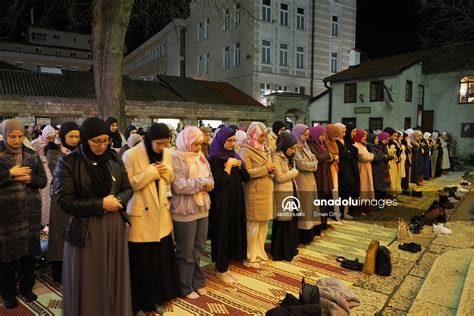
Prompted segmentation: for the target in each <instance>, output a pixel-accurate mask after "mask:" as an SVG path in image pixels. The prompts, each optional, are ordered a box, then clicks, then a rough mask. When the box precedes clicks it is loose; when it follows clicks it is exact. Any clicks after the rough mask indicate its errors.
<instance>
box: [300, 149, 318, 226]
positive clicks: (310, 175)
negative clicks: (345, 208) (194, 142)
mask: <svg viewBox="0 0 474 316" xmlns="http://www.w3.org/2000/svg"><path fill="white" fill-rule="evenodd" d="M295 164H296V169H298V171H299V174H298V177H296V183H297V184H298V191H299V200H300V203H301V208H300V211H301V212H304V213H305V216H304V217H303V216H302V217H299V218H298V228H299V229H312V228H313V227H314V226H315V225H318V224H320V217H319V216H317V215H315V214H316V213H319V207H316V206H315V205H314V200H315V199H317V198H318V189H317V186H316V178H315V177H314V173H315V172H316V170H317V168H318V160H317V159H316V156H315V155H314V154H313V153H312V152H311V150H310V149H309V147H308V146H307V145H305V146H301V147H299V148H298V150H297V151H296V154H295Z"/></svg>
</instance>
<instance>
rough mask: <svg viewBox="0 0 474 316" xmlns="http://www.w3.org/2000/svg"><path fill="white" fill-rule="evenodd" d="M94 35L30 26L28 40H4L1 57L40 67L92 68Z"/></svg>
mask: <svg viewBox="0 0 474 316" xmlns="http://www.w3.org/2000/svg"><path fill="white" fill-rule="evenodd" d="M90 41H91V37H90V35H85V34H78V33H68V32H63V31H59V30H50V29H44V28H38V27H33V26H30V27H29V28H28V40H27V41H26V40H25V42H0V60H3V61H5V62H8V63H10V64H13V65H16V66H18V67H21V68H24V69H28V70H31V71H37V70H39V69H40V68H41V67H49V68H60V69H68V70H81V71H88V70H90V69H91V66H92V53H91V42H90Z"/></svg>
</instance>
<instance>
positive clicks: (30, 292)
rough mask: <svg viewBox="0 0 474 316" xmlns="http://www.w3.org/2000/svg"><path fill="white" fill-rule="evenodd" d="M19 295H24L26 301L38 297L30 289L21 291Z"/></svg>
mask: <svg viewBox="0 0 474 316" xmlns="http://www.w3.org/2000/svg"><path fill="white" fill-rule="evenodd" d="M21 295H23V296H24V297H25V299H26V301H27V302H33V301H36V300H37V299H38V295H36V294H35V293H33V292H32V291H27V292H22V293H21Z"/></svg>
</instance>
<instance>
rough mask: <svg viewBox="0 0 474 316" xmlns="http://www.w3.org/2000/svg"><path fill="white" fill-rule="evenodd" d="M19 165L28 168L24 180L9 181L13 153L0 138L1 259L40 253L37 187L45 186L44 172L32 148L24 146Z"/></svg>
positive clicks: (14, 259) (39, 203) (39, 204)
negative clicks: (26, 181) (28, 172)
mask: <svg viewBox="0 0 474 316" xmlns="http://www.w3.org/2000/svg"><path fill="white" fill-rule="evenodd" d="M22 154H23V163H22V166H26V167H30V168H31V170H32V171H31V181H30V182H29V183H27V184H25V183H23V182H18V181H12V180H11V178H10V169H11V168H12V167H13V166H14V165H15V159H14V157H13V154H11V153H10V152H8V151H6V147H5V145H4V144H3V142H0V205H1V209H0V262H2V263H7V262H14V261H17V260H18V259H20V258H22V257H35V256H38V255H40V241H39V240H40V236H39V234H40V230H41V198H40V195H39V192H38V189H40V188H44V187H45V186H46V181H47V180H46V173H45V170H44V167H43V164H42V162H41V160H40V158H39V156H38V155H37V154H36V152H35V151H33V150H31V149H29V148H27V147H25V146H23V153H22Z"/></svg>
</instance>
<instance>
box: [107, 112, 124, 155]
mask: <svg viewBox="0 0 474 316" xmlns="http://www.w3.org/2000/svg"><path fill="white" fill-rule="evenodd" d="M114 123H117V124H118V121H117V119H116V118H115V117H112V116H111V117H109V118H108V119H107V120H106V121H105V124H106V125H107V128H108V129H109V134H108V135H110V137H111V138H112V148H122V136H121V135H120V132H119V131H118V130H116V131H115V132H114V133H112V132H111V131H110V125H112V124H114Z"/></svg>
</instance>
